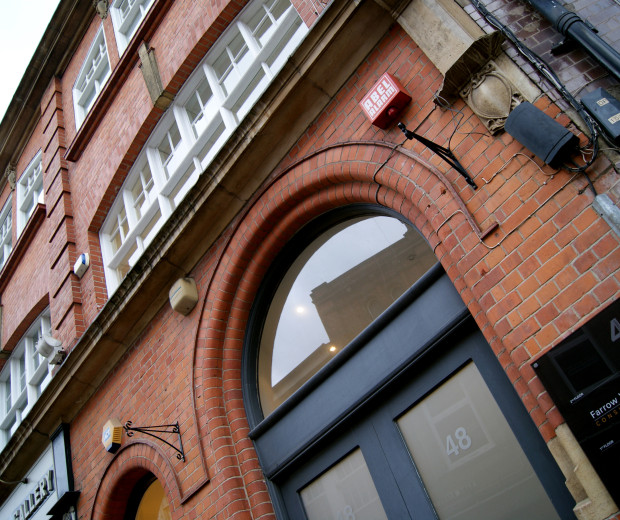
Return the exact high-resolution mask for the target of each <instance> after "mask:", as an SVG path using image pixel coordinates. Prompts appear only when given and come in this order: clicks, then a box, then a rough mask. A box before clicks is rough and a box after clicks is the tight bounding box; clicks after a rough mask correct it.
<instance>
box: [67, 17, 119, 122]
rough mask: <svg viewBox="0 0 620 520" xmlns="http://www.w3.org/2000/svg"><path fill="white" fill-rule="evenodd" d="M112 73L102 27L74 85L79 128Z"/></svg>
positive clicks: (76, 117) (74, 100) (76, 120)
mask: <svg viewBox="0 0 620 520" xmlns="http://www.w3.org/2000/svg"><path fill="white" fill-rule="evenodd" d="M111 72H112V68H111V66H110V57H109V55H108V45H107V43H106V39H105V33H104V31H103V25H101V27H100V28H99V31H98V32H97V35H96V36H95V38H94V40H93V43H92V44H91V46H90V49H89V51H88V55H87V56H86V59H85V60H84V63H83V64H82V68H81V69H80V73H79V74H78V76H77V79H76V80H75V83H74V85H73V108H74V110H75V125H76V127H77V128H79V127H80V126H81V125H82V123H83V122H84V119H86V115H87V114H88V112H89V111H90V109H91V108H92V106H93V105H94V104H95V101H96V100H97V98H98V97H99V94H100V93H101V90H102V89H103V87H104V85H105V84H106V81H107V80H108V78H109V77H110V74H111Z"/></svg>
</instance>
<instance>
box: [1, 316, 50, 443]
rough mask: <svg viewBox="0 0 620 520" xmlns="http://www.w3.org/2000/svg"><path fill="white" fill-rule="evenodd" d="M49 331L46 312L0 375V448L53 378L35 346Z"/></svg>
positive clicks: (47, 364)
mask: <svg viewBox="0 0 620 520" xmlns="http://www.w3.org/2000/svg"><path fill="white" fill-rule="evenodd" d="M50 328H51V323H50V313H49V309H46V310H45V311H44V312H43V313H42V314H41V315H39V317H38V318H37V319H36V320H35V321H34V323H33V324H32V325H31V326H30V328H29V329H28V331H27V332H26V334H24V336H23V337H22V338H21V339H20V340H19V343H18V344H17V345H16V347H15V348H14V349H13V352H11V356H10V357H9V359H8V360H7V362H6V364H5V365H4V367H3V369H2V372H0V449H2V448H3V447H4V446H6V444H7V443H8V442H9V440H10V439H11V437H12V435H13V434H14V433H15V431H16V430H17V428H18V427H19V425H20V424H21V422H22V421H23V420H24V418H25V417H26V415H27V414H28V412H29V411H30V410H31V408H32V407H33V406H34V403H35V402H36V401H37V400H38V399H39V397H40V395H41V392H42V391H43V390H44V389H45V387H46V386H47V385H48V384H49V382H50V381H51V379H52V365H50V364H49V363H48V361H47V359H46V358H45V357H43V356H41V355H40V354H39V353H38V352H37V350H36V345H37V343H38V341H39V340H40V339H41V337H42V336H43V333H44V332H46V333H47V332H49V331H50Z"/></svg>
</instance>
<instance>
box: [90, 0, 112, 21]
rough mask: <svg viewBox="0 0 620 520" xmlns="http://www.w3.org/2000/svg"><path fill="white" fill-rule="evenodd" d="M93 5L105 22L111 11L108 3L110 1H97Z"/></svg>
mask: <svg viewBox="0 0 620 520" xmlns="http://www.w3.org/2000/svg"><path fill="white" fill-rule="evenodd" d="M93 5H94V6H95V9H97V14H98V15H99V16H100V17H101V19H102V20H105V19H106V18H107V17H108V12H109V10H110V2H108V0H95V1H94V2H93Z"/></svg>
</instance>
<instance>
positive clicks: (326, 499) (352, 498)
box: [300, 448, 387, 520]
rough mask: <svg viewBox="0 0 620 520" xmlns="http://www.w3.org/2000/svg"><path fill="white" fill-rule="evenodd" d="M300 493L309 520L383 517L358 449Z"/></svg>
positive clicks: (366, 519) (376, 518)
mask: <svg viewBox="0 0 620 520" xmlns="http://www.w3.org/2000/svg"><path fill="white" fill-rule="evenodd" d="M300 494H301V500H302V502H303V504H304V507H305V509H306V514H307V515H308V519H309V520H328V519H333V520H340V519H345V518H355V519H356V520H382V519H383V518H385V519H386V520H387V516H386V514H385V511H384V509H383V506H382V505H381V501H380V500H379V495H378V493H377V489H376V488H375V485H374V483H373V481H372V477H371V476H370V472H369V471H368V466H366V461H365V460H364V456H363V455H362V452H361V450H360V449H359V448H358V449H357V450H355V451H354V452H353V453H351V454H350V455H348V456H347V457H346V458H344V459H343V460H341V461H340V462H339V463H338V464H336V465H335V466H333V467H332V468H331V469H329V470H328V471H326V472H325V473H324V474H323V475H321V476H320V477H319V478H318V479H316V480H315V481H314V482H312V483H311V484H309V485H308V486H306V487H305V488H304V489H302V490H301V493H300Z"/></svg>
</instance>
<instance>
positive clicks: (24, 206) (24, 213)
mask: <svg viewBox="0 0 620 520" xmlns="http://www.w3.org/2000/svg"><path fill="white" fill-rule="evenodd" d="M39 203H40V204H43V168H42V163H41V150H39V151H38V152H37V154H36V155H35V156H34V158H33V159H32V161H30V164H29V165H28V166H27V167H26V169H25V170H24V173H22V175H21V177H20V178H19V181H18V182H17V236H19V235H20V234H21V232H22V231H23V230H24V228H25V227H26V224H27V223H28V220H29V219H30V216H31V215H32V214H33V213H34V210H35V208H36V207H37V204H39Z"/></svg>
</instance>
